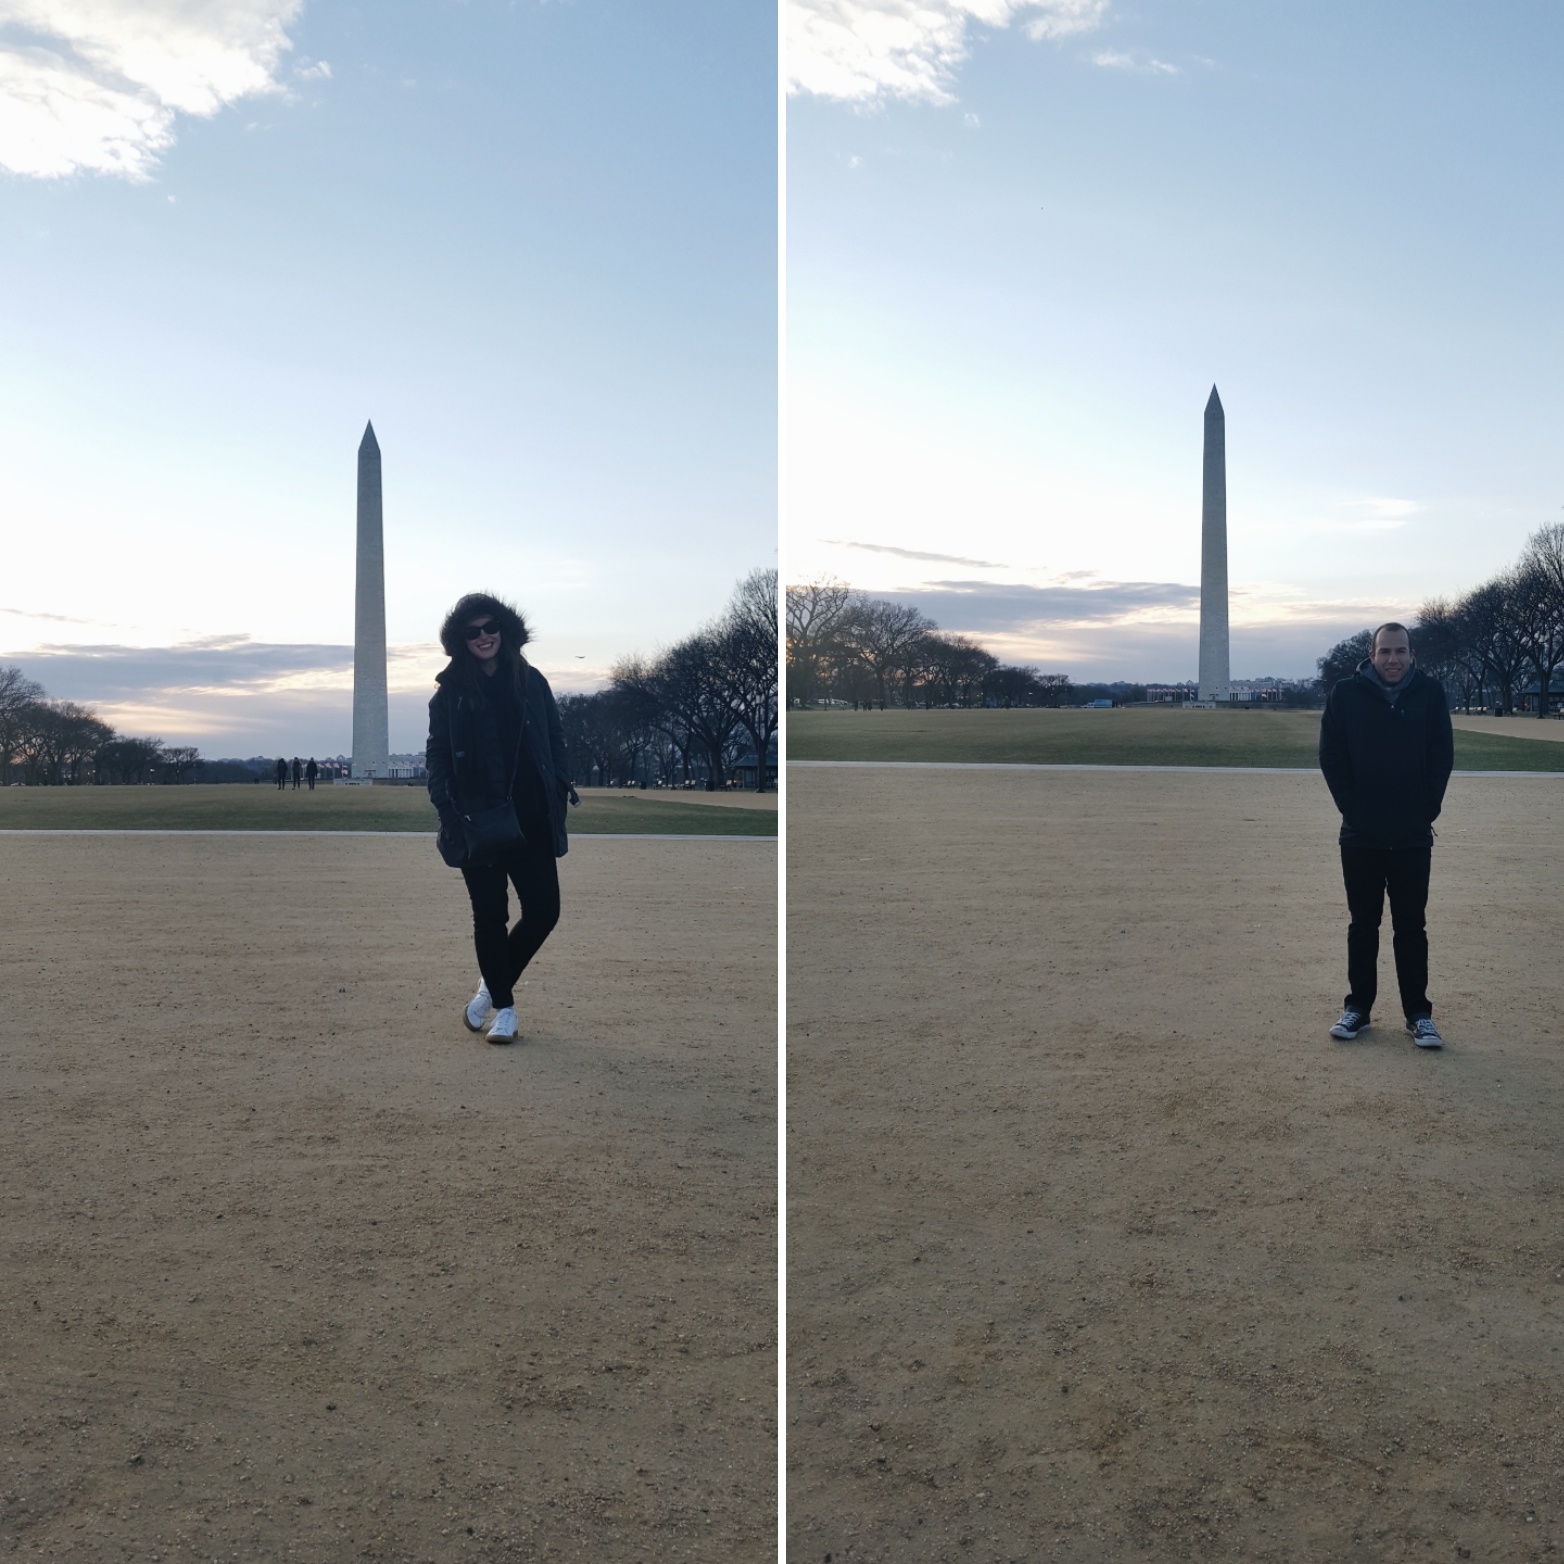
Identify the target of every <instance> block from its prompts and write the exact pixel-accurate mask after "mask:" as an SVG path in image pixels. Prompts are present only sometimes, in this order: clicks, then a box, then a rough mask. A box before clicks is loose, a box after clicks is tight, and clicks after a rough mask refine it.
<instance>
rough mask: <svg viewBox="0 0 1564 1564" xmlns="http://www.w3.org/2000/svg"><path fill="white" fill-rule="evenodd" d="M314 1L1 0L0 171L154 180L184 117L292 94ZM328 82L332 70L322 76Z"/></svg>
mask: <svg viewBox="0 0 1564 1564" xmlns="http://www.w3.org/2000/svg"><path fill="white" fill-rule="evenodd" d="M302 7H303V0H0V168H6V169H9V170H10V171H11V172H12V173H14V174H22V175H26V176H30V177H32V178H38V179H57V178H60V177H62V176H64V175H68V174H75V173H97V174H113V175H118V176H119V177H121V178H124V179H129V180H133V181H139V180H145V179H148V178H150V177H151V174H152V171H153V169H154V168H155V167H156V165H157V160H158V157H159V155H160V154H162V153H163V152H166V151H167V150H168V148H169V147H171V146H172V145H173V144H174V124H175V120H176V117H177V116H178V115H180V114H191V115H195V116H197V117H200V118H210V117H211V116H212V115H214V114H216V113H217V112H218V110H220V109H222V108H224V107H225V106H227V105H228V104H230V103H237V102H239V101H240V100H241V99H243V98H248V97H253V96H255V95H256V94H258V93H269V92H278V91H280V90H281V87H280V84H279V82H278V81H277V79H276V70H277V64H278V61H279V60H280V58H281V57H282V54H283V53H284V51H286V50H287V49H288V48H289V47H290V44H289V42H288V37H287V32H286V28H287V26H288V24H289V23H290V22H292V21H293V20H294V18H295V17H297V16H298V14H299V12H300V10H301V9H302ZM317 71H318V72H319V73H320V74H322V75H329V74H330V72H329V68H328V67H324V66H322V67H311V68H310V70H309V71H306V72H305V73H304V74H305V75H310V74H311V73H313V72H317Z"/></svg>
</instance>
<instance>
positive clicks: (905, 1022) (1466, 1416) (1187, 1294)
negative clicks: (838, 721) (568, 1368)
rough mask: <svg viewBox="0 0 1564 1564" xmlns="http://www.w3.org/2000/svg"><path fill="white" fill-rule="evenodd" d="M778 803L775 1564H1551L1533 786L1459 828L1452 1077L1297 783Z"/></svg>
mask: <svg viewBox="0 0 1564 1564" xmlns="http://www.w3.org/2000/svg"><path fill="white" fill-rule="evenodd" d="M789 784H790V787H791V793H790V796H789V844H788V851H789V855H790V857H789V886H788V895H789V911H788V917H789V930H790V933H789V968H790V974H789V992H788V1007H789V1067H790V1077H791V1081H790V1088H789V1091H790V1096H789V1106H788V1123H789V1131H788V1135H789V1202H790V1212H791V1215H790V1229H789V1244H790V1257H789V1321H788V1331H789V1340H790V1347H789V1372H790V1377H791V1390H790V1404H789V1407H788V1414H787V1418H788V1448H789V1460H790V1466H791V1476H790V1480H789V1498H788V1506H789V1510H788V1513H789V1530H790V1534H791V1542H792V1546H791V1552H790V1557H791V1559H792V1560H794V1561H796V1564H806V1561H807V1564H820V1561H822V1560H825V1559H832V1560H834V1561H836V1564H843V1561H847V1560H850V1561H854V1564H859V1561H869V1560H883V1561H887V1564H891V1561H894V1564H916V1561H923V1560H930V1561H933V1560H941V1561H944V1560H961V1561H972V1564H998V1561H1009V1564H1013V1561H1018V1560H1028V1561H1038V1560H1045V1559H1059V1560H1071V1561H1080V1564H1088V1561H1090V1564H1100V1561H1104V1560H1114V1561H1118V1560H1126V1561H1128V1560H1144V1561H1148V1564H1149V1561H1162V1560H1168V1559H1185V1558H1187V1559H1202V1560H1204V1559H1217V1560H1236V1559H1244V1560H1276V1561H1289V1564H1290V1561H1300V1560H1307V1561H1310V1564H1313V1561H1322V1560H1360V1561H1365V1564H1367V1561H1376V1564H1377V1561H1382V1560H1403V1559H1405V1560H1414V1559H1429V1560H1442V1559H1450V1560H1456V1559H1464V1558H1471V1559H1474V1560H1490V1561H1493V1560H1506V1561H1508V1560H1530V1559H1544V1558H1548V1557H1556V1556H1557V1553H1556V1550H1557V1548H1558V1546H1559V1543H1560V1541H1561V1539H1564V1388H1561V1385H1560V1371H1561V1366H1564V1365H1561V1357H1560V1348H1561V1344H1564V1334H1561V1330H1560V1326H1561V1323H1564V1319H1561V1305H1564V1202H1561V1200H1560V1194H1561V1189H1564V1015H1561V1008H1564V1007H1561V1003H1560V1000H1561V993H1564V974H1561V972H1560V967H1559V960H1558V954H1559V952H1560V951H1561V950H1564V898H1561V896H1560V894H1559V887H1560V885H1561V884H1564V784H1561V783H1560V782H1558V781H1550V780H1545V779H1540V778H1533V779H1526V778H1515V779H1510V778H1503V779H1487V778H1482V779H1468V780H1462V779H1457V780H1456V781H1455V782H1453V783H1452V785H1451V788H1450V795H1449V799H1448V803H1447V807H1446V812H1445V816H1444V818H1443V820H1442V821H1441V822H1440V827H1439V830H1440V836H1439V841H1438V844H1437V847H1436V849H1435V870H1434V884H1433V896H1432V901H1431V919H1430V930H1431V939H1432V947H1433V954H1432V961H1433V972H1434V981H1433V985H1432V990H1431V992H1432V997H1433V999H1434V1003H1435V1006H1436V1018H1437V1019H1438V1021H1439V1022H1440V1024H1441V1026H1442V1027H1443V1029H1444V1031H1445V1036H1446V1040H1447V1046H1446V1048H1445V1050H1444V1051H1443V1053H1420V1052H1418V1051H1417V1050H1416V1049H1414V1048H1413V1046H1412V1045H1411V1042H1410V1040H1409V1039H1408V1038H1407V1037H1406V1036H1405V1034H1404V1033H1403V1032H1402V1031H1401V1027H1400V1016H1399V1007H1398V1005H1397V1004H1396V1001H1395V998H1394V980H1393V976H1392V971H1391V965H1390V953H1389V949H1388V945H1389V941H1388V938H1387V939H1386V941H1385V945H1386V949H1385V950H1384V952H1383V955H1382V958H1381V974H1382V977H1381V981H1382V988H1381V1002H1380V1004H1379V1006H1378V1008H1377V1010H1376V1024H1375V1026H1374V1028H1373V1029H1372V1030H1370V1031H1368V1032H1365V1033H1364V1034H1363V1035H1362V1036H1361V1037H1360V1039H1359V1040H1358V1041H1357V1042H1356V1043H1351V1044H1339V1043H1334V1042H1332V1041H1331V1039H1330V1038H1329V1037H1328V1036H1327V1035H1326V1029H1327V1027H1328V1026H1329V1024H1330V1022H1331V1021H1332V1020H1334V1018H1335V1014H1336V1012H1337V1010H1338V1009H1339V1006H1340V1001H1341V997H1342V993H1343V991H1344V989H1345V977H1344V970H1343V969H1344V966H1345V922H1346V919H1345V910H1344V907H1343V906H1342V900H1343V898H1342V892H1341V888H1340V881H1339V870H1338V868H1337V867H1336V854H1335V845H1334V842H1335V826H1336V821H1335V816H1334V812H1333V810H1332V809H1331V807H1330V801H1329V798H1328V796H1327V794H1326V792H1325V789H1324V787H1323V785H1322V784H1321V783H1320V782H1319V780H1318V779H1317V778H1312V777H1301V776H1289V775H1277V776H1274V777H1266V776H1253V775H1233V776H1220V775H1216V776H1212V775H1195V776H1176V775H1167V774H1162V775H1147V776H1135V775H1133V774H1122V773H1097V774H1090V775H1082V774H1069V773H1063V774H1061V773H1047V772H1032V773H1003V772H971V773H960V772H951V771H925V772H888V771H872V770H852V771H832V770H813V769H798V768H795V769H794V770H793V771H792V772H791V773H790V776H789ZM1387 994H1388V999H1387V997H1386V996H1387Z"/></svg>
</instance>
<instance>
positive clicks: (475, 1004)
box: [462, 983, 494, 1032]
mask: <svg viewBox="0 0 1564 1564" xmlns="http://www.w3.org/2000/svg"><path fill="white" fill-rule="evenodd" d="M493 1010H494V1001H493V1000H492V999H490V998H489V985H488V984H487V983H480V984H479V985H478V992H477V993H476V994H474V995H473V996H472V998H471V999H470V1000H469V1001H468V1002H467V1008H466V1009H465V1010H463V1011H462V1020H464V1021H465V1022H466V1023H467V1030H468V1031H469V1032H481V1031H482V1030H483V1023H484V1022H485V1021H487V1020H488V1019H489V1016H490V1015H491V1014H492V1012H493Z"/></svg>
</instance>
